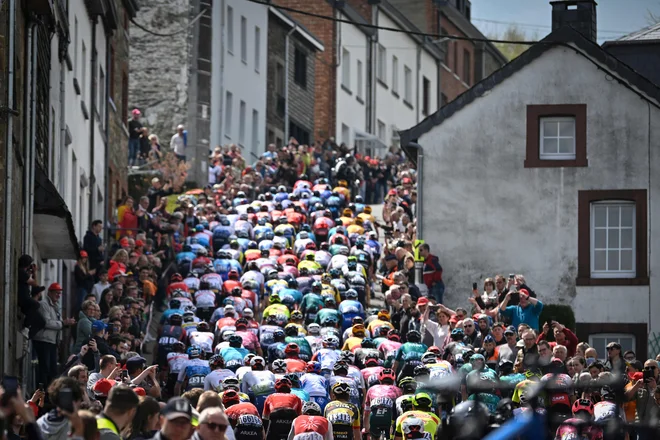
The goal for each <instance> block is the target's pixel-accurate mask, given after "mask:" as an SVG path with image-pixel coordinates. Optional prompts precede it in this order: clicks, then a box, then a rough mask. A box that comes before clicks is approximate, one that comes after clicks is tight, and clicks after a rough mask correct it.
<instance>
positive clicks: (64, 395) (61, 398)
mask: <svg viewBox="0 0 660 440" xmlns="http://www.w3.org/2000/svg"><path fill="white" fill-rule="evenodd" d="M55 404H56V406H57V407H58V408H60V409H63V410H64V411H68V412H70V413H72V412H73V390H72V389H71V388H62V389H61V390H60V392H59V394H58V396H57V402H56V403H55Z"/></svg>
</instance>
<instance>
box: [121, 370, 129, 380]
mask: <svg viewBox="0 0 660 440" xmlns="http://www.w3.org/2000/svg"><path fill="white" fill-rule="evenodd" d="M121 378H122V379H127V378H128V371H127V370H121Z"/></svg>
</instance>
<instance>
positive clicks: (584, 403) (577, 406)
mask: <svg viewBox="0 0 660 440" xmlns="http://www.w3.org/2000/svg"><path fill="white" fill-rule="evenodd" d="M580 411H586V412H588V413H589V415H590V416H593V415H594V403H593V402H592V401H591V400H590V399H577V400H576V401H575V403H573V415H576V414H577V413H578V412H580Z"/></svg>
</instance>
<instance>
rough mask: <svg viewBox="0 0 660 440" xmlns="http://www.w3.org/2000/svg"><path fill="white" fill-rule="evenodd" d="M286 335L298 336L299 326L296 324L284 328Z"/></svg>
mask: <svg viewBox="0 0 660 440" xmlns="http://www.w3.org/2000/svg"><path fill="white" fill-rule="evenodd" d="M284 334H285V335H287V336H298V326H297V325H295V324H287V326H286V327H284Z"/></svg>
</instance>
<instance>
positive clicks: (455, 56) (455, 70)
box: [451, 41, 458, 75]
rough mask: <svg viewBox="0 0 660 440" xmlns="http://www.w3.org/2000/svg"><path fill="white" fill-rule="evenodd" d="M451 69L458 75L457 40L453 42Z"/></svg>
mask: <svg viewBox="0 0 660 440" xmlns="http://www.w3.org/2000/svg"><path fill="white" fill-rule="evenodd" d="M451 70H453V71H454V73H455V74H457V75H458V41H455V42H454V64H453V66H452V68H451Z"/></svg>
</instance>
